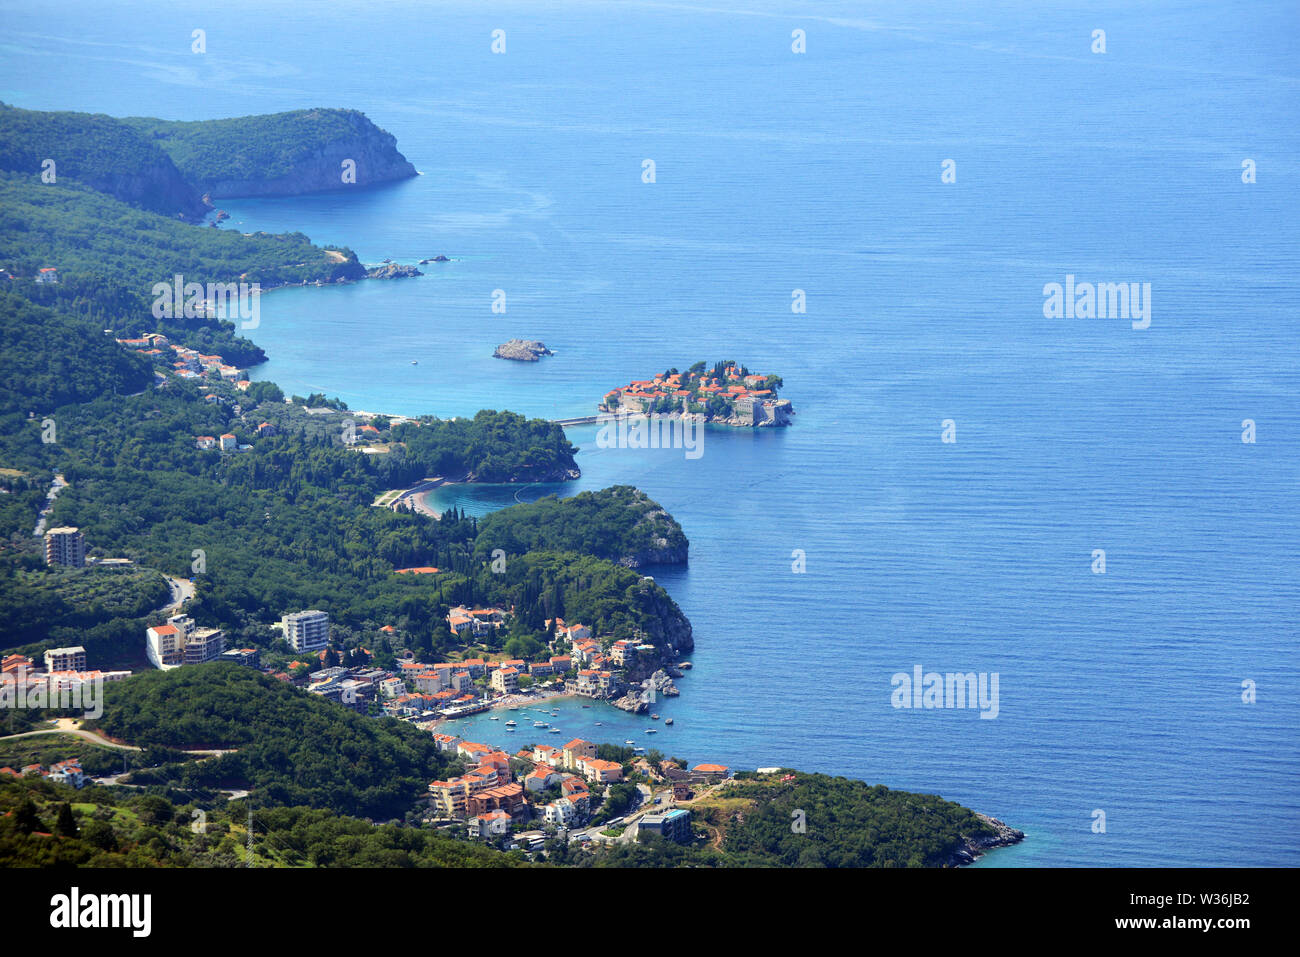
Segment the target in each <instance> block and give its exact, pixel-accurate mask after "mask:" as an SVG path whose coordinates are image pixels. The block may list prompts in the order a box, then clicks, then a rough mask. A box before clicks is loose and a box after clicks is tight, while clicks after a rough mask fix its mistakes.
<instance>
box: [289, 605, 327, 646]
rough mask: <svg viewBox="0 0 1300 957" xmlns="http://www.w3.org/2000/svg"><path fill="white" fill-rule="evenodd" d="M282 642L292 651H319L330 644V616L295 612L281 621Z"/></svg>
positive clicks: (308, 611)
mask: <svg viewBox="0 0 1300 957" xmlns="http://www.w3.org/2000/svg"><path fill="white" fill-rule="evenodd" d="M281 624H282V625H283V626H284V640H285V641H287V642H289V647H290V648H292V649H293V650H294V651H297V652H303V651H320V649H322V648H324V647H326V646H327V645H328V644H329V643H330V616H329V615H327V614H325V612H323V611H316V610H315V609H309V610H307V611H296V612H294V613H293V614H291V615H285V616H284V618H282V619H281Z"/></svg>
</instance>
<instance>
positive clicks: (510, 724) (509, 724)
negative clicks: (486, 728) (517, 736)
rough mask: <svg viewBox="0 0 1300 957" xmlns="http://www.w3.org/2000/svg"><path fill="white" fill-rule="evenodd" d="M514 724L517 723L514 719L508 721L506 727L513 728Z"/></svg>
mask: <svg viewBox="0 0 1300 957" xmlns="http://www.w3.org/2000/svg"><path fill="white" fill-rule="evenodd" d="M514 726H515V723H514V722H513V721H507V722H506V727H507V728H513V727H514Z"/></svg>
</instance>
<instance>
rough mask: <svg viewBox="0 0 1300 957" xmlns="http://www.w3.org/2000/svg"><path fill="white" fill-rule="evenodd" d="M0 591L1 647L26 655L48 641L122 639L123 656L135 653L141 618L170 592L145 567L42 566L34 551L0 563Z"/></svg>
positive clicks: (101, 643) (109, 642) (101, 644)
mask: <svg viewBox="0 0 1300 957" xmlns="http://www.w3.org/2000/svg"><path fill="white" fill-rule="evenodd" d="M0 592H3V594H4V596H5V598H4V601H3V602H0V636H3V637H0V644H3V645H4V646H5V647H6V648H15V649H16V650H19V651H23V652H25V653H29V654H30V653H34V652H37V651H39V650H42V649H43V648H44V647H48V646H52V645H85V644H90V645H92V646H95V647H97V648H101V649H102V648H108V647H110V646H113V645H115V644H117V643H118V642H124V643H125V647H124V648H123V649H122V657H127V658H134V656H135V655H136V654H140V653H141V651H140V647H139V646H140V645H141V641H142V639H141V636H142V635H143V633H144V629H145V627H146V623H145V619H146V617H147V616H148V615H149V613H150V612H152V611H154V610H155V609H158V608H161V607H162V606H163V605H165V604H166V603H167V600H168V596H169V595H170V594H171V590H170V589H169V588H168V587H167V582H166V580H165V579H164V578H163V576H162V575H161V574H159V573H158V572H156V571H154V570H153V569H151V568H140V567H136V566H126V567H122V566H103V565H101V566H88V567H86V568H46V567H45V566H44V564H43V563H40V562H39V558H38V557H36V556H33V557H32V558H31V559H29V560H28V561H26V562H0ZM119 631H125V634H120V633H119Z"/></svg>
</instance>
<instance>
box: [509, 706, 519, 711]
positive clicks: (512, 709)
mask: <svg viewBox="0 0 1300 957" xmlns="http://www.w3.org/2000/svg"><path fill="white" fill-rule="evenodd" d="M506 710H507V711H518V710H519V709H518V708H516V707H515V706H514V705H511V706H510V707H509V708H507V709H506Z"/></svg>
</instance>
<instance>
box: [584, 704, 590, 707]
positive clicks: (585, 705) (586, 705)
mask: <svg viewBox="0 0 1300 957" xmlns="http://www.w3.org/2000/svg"><path fill="white" fill-rule="evenodd" d="M583 707H584V708H590V707H591V705H589V704H584V705H583Z"/></svg>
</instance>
